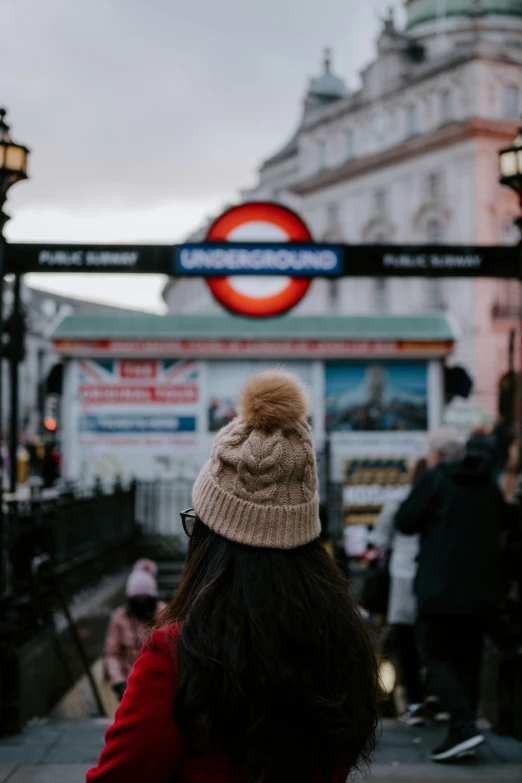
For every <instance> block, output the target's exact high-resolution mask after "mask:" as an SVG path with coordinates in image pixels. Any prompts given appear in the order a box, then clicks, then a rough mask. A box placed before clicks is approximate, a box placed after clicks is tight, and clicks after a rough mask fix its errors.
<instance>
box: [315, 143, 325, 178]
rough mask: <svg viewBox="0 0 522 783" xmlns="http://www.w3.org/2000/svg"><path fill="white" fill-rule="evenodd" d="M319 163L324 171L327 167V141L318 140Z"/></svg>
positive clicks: (320, 169)
mask: <svg viewBox="0 0 522 783" xmlns="http://www.w3.org/2000/svg"><path fill="white" fill-rule="evenodd" d="M317 165H318V168H319V171H322V170H323V169H325V168H326V142H325V141H319V142H317Z"/></svg>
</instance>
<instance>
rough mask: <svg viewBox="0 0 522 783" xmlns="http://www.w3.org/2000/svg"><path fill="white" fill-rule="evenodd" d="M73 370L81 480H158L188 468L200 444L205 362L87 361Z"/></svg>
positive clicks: (78, 468)
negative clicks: (201, 364) (202, 385)
mask: <svg viewBox="0 0 522 783" xmlns="http://www.w3.org/2000/svg"><path fill="white" fill-rule="evenodd" d="M74 365H75V367H74V371H75V386H76V394H75V398H76V416H75V430H76V438H75V441H76V446H77V453H76V454H75V455H74V456H75V460H74V462H75V464H76V471H75V472H76V474H77V475H78V474H79V475H80V476H81V477H82V479H85V480H87V481H89V480H91V479H92V478H93V477H95V476H100V477H101V478H102V479H105V480H110V479H114V478H116V476H120V477H121V478H122V479H129V478H132V477H140V478H155V477H157V476H159V475H161V474H169V473H175V474H179V472H180V468H181V467H182V466H185V467H186V468H187V469H188V468H189V467H190V462H191V455H194V453H195V452H197V450H198V446H199V439H198V426H199V406H200V401H201V388H200V386H201V384H200V381H201V367H200V363H199V362H196V361H191V360H178V359H172V360H171V359H164V360H155V359H153V360H133V359H106V360H105V359H81V360H76V361H75V362H74Z"/></svg>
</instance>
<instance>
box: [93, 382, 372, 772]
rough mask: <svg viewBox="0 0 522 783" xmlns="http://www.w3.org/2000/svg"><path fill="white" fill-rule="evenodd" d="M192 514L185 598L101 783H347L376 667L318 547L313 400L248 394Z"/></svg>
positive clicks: (289, 389)
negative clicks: (310, 421)
mask: <svg viewBox="0 0 522 783" xmlns="http://www.w3.org/2000/svg"><path fill="white" fill-rule="evenodd" d="M238 411H239V412H238V415H237V416H236V417H235V418H234V420H233V421H232V422H231V423H230V424H228V425H227V426H226V427H225V428H224V429H222V430H221V431H220V432H219V433H218V434H217V436H216V438H215V441H214V446H213V450H212V455H211V457H210V460H209V461H208V462H207V463H206V465H205V466H204V468H203V469H202V471H201V473H200V475H199V477H198V479H197V480H196V483H195V485H194V488H193V494H192V497H193V504H194V509H189V510H187V511H185V512H183V513H182V522H183V526H184V529H185V532H186V533H187V534H188V535H189V536H190V541H189V548H188V554H187V560H186V564H185V569H184V572H183V577H182V582H181V585H180V587H179V589H178V591H177V593H176V594H175V596H174V598H173V600H172V601H171V602H170V604H169V606H168V607H167V609H166V611H165V613H164V615H163V617H162V619H161V623H160V627H159V628H158V629H157V630H155V631H154V632H153V633H152V635H151V637H150V639H149V640H148V642H147V643H146V644H145V646H144V649H143V652H142V655H141V657H140V658H139V659H138V661H137V663H136V665H135V667H134V671H133V673H132V674H131V676H130V678H129V684H128V688H127V690H126V692H125V695H124V697H123V701H122V704H121V705H120V708H119V710H118V712H117V715H116V720H115V723H114V725H113V726H112V727H111V728H110V729H109V730H108V732H107V735H106V747H105V750H104V751H103V752H102V754H101V757H100V760H99V763H98V766H97V767H96V768H95V769H93V770H91V771H90V772H89V773H88V775H87V780H88V783H117V782H118V783H119V782H120V781H121V782H122V783H123V781H125V783H134V782H136V783H143V781H146V780H147V781H148V780H150V781H154V783H172V781H182V780H183V781H193V782H194V783H203V781H222V783H227V782H228V781H238V782H239V781H242V782H243V781H244V782H246V783H255V782H256V781H266V782H267V783H269V782H270V781H274V783H275V782H276V781H281V783H283V781H284V782H285V783H291V781H299V783H311V782H312V781H321V783H323V781H324V783H330V781H333V782H335V783H344V781H345V780H346V778H347V775H348V772H349V770H350V769H351V768H354V767H355V766H356V765H357V764H358V762H359V761H360V760H361V759H365V758H367V756H368V753H369V752H370V751H371V749H372V748H373V745H374V736H375V729H376V723H377V699H378V676H377V663H376V658H375V655H374V651H373V648H372V644H371V641H370V639H369V636H368V633H367V630H366V627H365V624H364V620H363V619H362V617H361V616H360V614H359V612H358V610H357V607H356V606H355V604H354V602H353V599H352V598H351V596H350V594H349V591H348V590H347V589H346V582H345V580H344V579H343V577H342V575H341V573H340V571H339V569H338V568H337V566H336V564H335V561H334V559H333V558H332V557H331V556H330V555H329V554H328V552H326V551H325V549H324V547H323V546H322V543H321V540H320V533H321V526H320V522H319V508H318V492H317V469H316V460H315V452H314V447H313V443H312V435H311V430H310V427H309V424H308V421H307V414H308V412H309V408H308V402H307V395H306V391H305V389H304V387H303V386H302V385H301V383H300V381H298V379H297V378H295V377H294V376H292V375H291V374H289V373H285V372H282V371H269V372H265V373H261V374H260V375H257V376H255V377H253V378H252V379H250V381H249V382H247V384H246V386H245V388H244V389H243V392H242V394H241V397H240V400H239V404H238Z"/></svg>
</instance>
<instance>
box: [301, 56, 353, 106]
mask: <svg viewBox="0 0 522 783" xmlns="http://www.w3.org/2000/svg"><path fill="white" fill-rule="evenodd" d="M331 65H332V54H331V52H330V49H326V50H325V53H324V72H323V73H322V75H321V76H319V77H318V78H317V79H312V81H311V84H310V95H313V96H314V97H315V98H319V99H322V100H324V101H326V102H328V101H333V100H337V99H339V98H344V97H345V95H346V84H345V83H344V81H343V80H342V79H340V78H339V76H334V74H333V73H332V71H331Z"/></svg>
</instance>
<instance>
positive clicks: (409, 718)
mask: <svg viewBox="0 0 522 783" xmlns="http://www.w3.org/2000/svg"><path fill="white" fill-rule="evenodd" d="M399 720H400V721H401V723H405V724H406V725H407V726H424V724H425V723H426V721H425V719H424V711H423V709H422V704H410V706H409V708H408V709H407V710H406V712H403V714H402V715H400V716H399Z"/></svg>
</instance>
